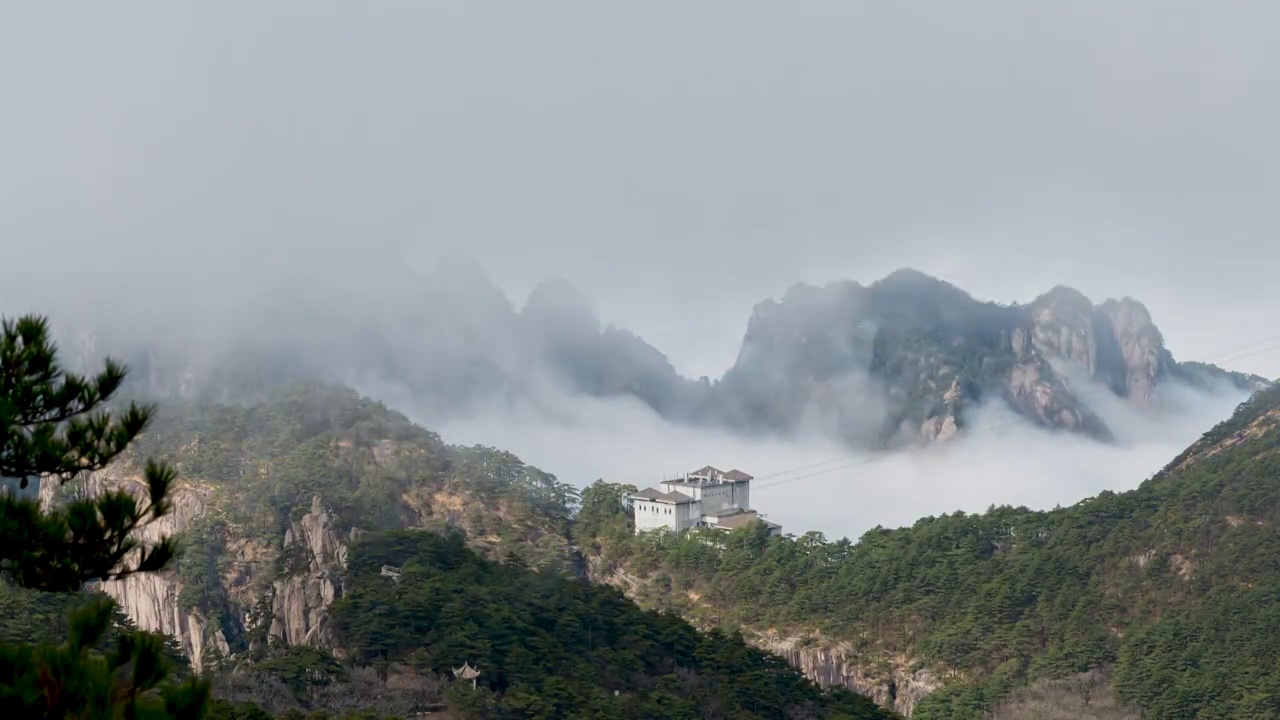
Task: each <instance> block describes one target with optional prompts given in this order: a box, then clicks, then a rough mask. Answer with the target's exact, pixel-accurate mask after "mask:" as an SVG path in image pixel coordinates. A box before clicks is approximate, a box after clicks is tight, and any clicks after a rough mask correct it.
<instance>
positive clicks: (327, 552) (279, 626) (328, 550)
mask: <svg viewBox="0 0 1280 720" xmlns="http://www.w3.org/2000/svg"><path fill="white" fill-rule="evenodd" d="M111 488H122V489H125V490H127V491H129V492H131V493H133V494H135V495H137V496H138V497H140V498H141V497H144V496H145V492H146V488H145V485H144V483H143V480H142V477H141V475H140V474H137V473H136V472H135V471H133V470H132V469H130V466H129V465H128V464H124V463H122V464H119V465H112V466H111V467H108V468H106V469H104V470H102V471H99V472H95V473H90V474H87V475H85V476H83V477H82V478H78V479H77V480H75V481H73V482H71V483H68V484H66V485H59V484H58V483H56V482H50V481H45V482H42V483H41V486H40V497H41V502H42V503H43V504H44V505H45V507H49V506H50V505H52V504H54V503H57V502H61V501H63V500H66V499H70V498H74V497H84V496H90V497H91V496H94V495H97V494H100V493H102V492H104V491H105V490H108V489H111ZM171 500H172V510H171V511H170V512H169V513H168V514H167V515H165V516H163V517H162V518H160V519H159V520H157V521H155V522H153V523H150V524H148V525H146V526H145V527H144V528H142V530H141V531H140V534H139V537H140V538H141V539H142V540H143V541H144V542H145V543H154V542H156V541H158V540H159V539H160V538H162V537H166V536H178V537H181V534H182V532H183V531H184V530H186V529H187V528H189V527H191V525H192V523H193V522H194V521H195V520H196V519H197V518H199V517H201V516H202V515H204V514H205V513H206V512H207V511H208V510H209V503H208V497H207V493H206V492H204V491H203V490H202V489H201V486H200V483H198V482H194V481H184V482H181V483H179V484H178V485H177V486H176V487H175V489H174V491H173V495H172V498H171ZM356 533H357V531H356V530H355V529H354V528H353V529H352V530H351V531H349V532H348V533H347V534H346V535H345V538H346V539H347V540H349V539H351V538H353V537H354V536H355V534H356ZM343 538H344V535H343V534H341V533H340V532H339V527H338V521H337V518H336V517H335V516H334V515H333V513H332V512H331V511H330V510H329V508H327V507H326V506H325V505H324V502H323V500H322V499H321V498H320V497H319V496H315V497H313V498H312V501H311V509H310V511H309V512H308V513H306V514H305V515H303V516H302V517H301V518H299V519H298V521H296V522H294V523H293V524H292V525H291V526H290V527H289V529H288V530H286V532H285V534H284V539H283V542H282V543H281V547H280V549H279V550H278V551H272V550H271V549H269V548H265V547H261V546H259V544H257V543H255V542H253V541H249V540H244V539H237V540H234V541H233V542H232V543H230V544H229V545H228V547H227V548H226V550H227V554H226V556H225V560H224V565H225V568H226V569H225V571H224V572H223V574H222V577H221V581H222V584H223V590H224V591H225V593H226V596H227V598H228V604H229V606H230V608H231V610H232V612H234V613H236V614H237V615H238V617H237V618H236V619H235V620H236V623H237V624H239V625H241V626H243V627H251V626H253V625H254V624H255V622H260V621H259V620H256V619H254V618H253V617H251V615H252V613H253V611H254V610H255V609H256V608H257V606H258V604H259V603H260V602H261V601H262V600H263V599H264V597H265V598H266V599H267V600H269V603H270V615H269V617H267V618H264V619H263V620H261V622H265V623H267V626H266V627H267V635H268V636H269V637H274V638H277V639H280V640H282V641H284V642H285V643H288V644H291V645H316V646H325V647H329V646H332V643H333V635H332V632H331V630H330V628H329V623H328V612H329V606H330V605H331V604H332V603H333V601H334V600H336V599H337V598H339V597H341V596H342V572H343V571H344V570H345V569H346V565H347V542H344V539H343ZM277 560H279V561H280V562H277ZM273 567H282V568H283V570H284V571H283V572H282V573H281V574H280V576H278V577H274V578H273V577H272V576H271V573H272V568H273ZM101 589H102V590H103V591H104V592H105V593H107V594H108V595H110V596H111V597H112V598H114V599H115V600H116V602H117V603H119V605H120V609H121V611H123V612H124V613H125V614H126V615H128V616H129V618H130V619H132V620H133V621H134V622H135V623H137V625H138V627H139V628H141V629H143V630H148V631H152V632H160V633H164V634H166V635H170V636H172V637H173V638H174V639H175V640H177V642H178V644H179V645H180V646H181V647H182V650H183V652H184V653H185V654H186V655H187V657H188V659H189V660H190V662H191V664H192V667H193V668H194V669H195V670H196V671H199V670H201V669H202V668H203V665H204V662H205V660H206V658H207V657H208V656H209V652H208V651H210V650H213V651H214V654H218V655H222V656H226V655H228V654H229V653H230V650H231V642H230V640H231V639H230V638H228V637H227V636H226V633H225V632H224V630H223V628H221V627H218V626H216V625H215V624H213V623H211V622H210V621H209V619H208V618H206V617H205V616H204V615H203V614H202V613H201V611H200V610H199V609H185V608H183V607H182V602H181V601H180V597H179V596H180V595H181V593H182V583H181V581H180V580H179V578H178V575H177V573H176V572H175V571H174V570H173V569H172V567H171V568H170V569H168V570H165V571H164V572H159V573H146V574H139V575H132V576H129V577H126V578H124V579H122V580H112V581H108V582H105V583H102V584H101Z"/></svg>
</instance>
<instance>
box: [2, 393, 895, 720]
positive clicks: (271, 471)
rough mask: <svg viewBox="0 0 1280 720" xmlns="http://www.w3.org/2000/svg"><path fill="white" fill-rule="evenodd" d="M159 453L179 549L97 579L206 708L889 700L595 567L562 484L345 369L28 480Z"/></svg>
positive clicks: (858, 706)
mask: <svg viewBox="0 0 1280 720" xmlns="http://www.w3.org/2000/svg"><path fill="white" fill-rule="evenodd" d="M152 457H154V458H164V459H167V460H169V461H170V462H172V463H173V465H174V466H175V467H176V468H177V469H178V470H179V472H180V476H179V477H180V479H179V482H178V484H177V485H176V494H175V495H174V498H173V504H174V511H173V512H172V513H171V514H170V515H168V516H166V517H165V518H164V519H163V520H162V521H161V522H160V523H158V524H157V525H158V527H155V528H154V531H155V532H162V533H175V534H176V535H177V537H178V538H179V539H180V542H181V546H182V553H181V555H180V556H179V558H178V560H177V562H176V563H175V566H174V567H173V568H172V569H171V570H168V571H165V572H161V573H154V574H148V575H147V576H145V577H130V578H128V579H126V580H123V581H118V582H109V583H105V584H103V585H102V586H101V588H100V589H101V590H102V591H103V592H106V593H107V594H109V595H111V596H113V597H115V598H116V599H117V600H118V601H119V603H120V607H121V609H122V610H123V611H124V613H125V614H127V615H128V617H129V618H131V619H132V621H133V622H136V623H137V624H138V625H139V626H140V627H142V628H143V629H147V630H152V631H158V632H162V633H165V634H167V635H171V636H173V637H174V638H176V641H177V645H178V646H180V647H181V650H182V652H184V653H185V654H186V655H187V656H188V657H189V659H190V664H191V666H192V668H193V669H194V670H196V671H198V672H204V673H209V674H212V675H213V676H214V677H215V678H216V679H217V683H216V687H217V688H219V694H220V695H221V696H222V697H223V698H224V699H225V700H227V701H228V702H229V703H230V704H227V703H226V702H224V703H222V704H219V705H218V708H217V712H218V713H222V715H218V714H217V713H215V717H223V716H225V717H228V718H230V717H246V716H253V715H251V714H250V713H252V712H256V711H255V710H253V705H257V706H258V707H261V708H265V709H266V710H267V711H268V712H270V713H273V714H278V713H282V712H287V711H291V710H303V711H308V710H316V709H334V708H343V707H345V708H348V709H362V710H370V709H377V710H379V711H380V712H381V711H386V710H387V709H388V708H389V707H392V706H393V705H388V704H387V703H391V702H392V700H391V698H392V696H393V695H394V697H395V702H394V707H396V708H402V709H403V713H410V712H417V711H421V710H422V709H424V708H436V707H440V706H442V704H445V703H442V702H441V701H442V699H445V700H447V704H448V706H449V708H450V713H451V715H457V717H495V718H512V719H513V720H514V719H515V718H524V717H547V718H582V719H583V720H585V719H586V718H596V717H617V718H632V717H634V718H637V720H639V719H640V718H668V717H669V718H687V717H725V718H729V717H733V718H773V717H781V716H784V715H787V714H791V715H795V716H798V717H807V718H849V719H850V720H858V719H865V720H890V718H891V717H893V715H892V714H891V713H887V712H885V711H884V710H883V709H881V708H879V707H878V706H876V705H875V704H874V703H873V702H872V701H870V700H869V699H867V698H865V697H863V696H859V695H857V694H855V693H853V692H849V691H847V690H845V689H839V691H838V692H827V691H823V690H821V689H820V688H819V687H818V686H817V685H815V684H813V683H812V682H810V681H809V680H807V679H805V677H804V676H803V674H802V673H801V672H800V671H799V670H798V669H795V668H793V667H791V666H790V665H789V664H788V663H787V662H786V661H785V660H784V659H783V658H781V657H778V656H774V655H770V654H768V653H766V652H763V651H761V650H760V649H758V648H753V647H750V646H748V645H747V644H745V643H744V641H743V640H742V639H741V638H740V637H737V636H735V635H734V634H732V633H715V634H710V635H702V634H699V633H698V632H696V630H695V629H694V628H692V627H691V626H690V625H688V624H687V623H685V622H684V621H683V620H681V619H679V618H678V617H676V616H669V615H668V616H663V615H658V614H654V613H650V612H644V611H641V610H640V609H639V608H638V607H637V606H636V605H634V604H633V603H632V602H630V601H628V600H626V599H625V598H624V597H623V596H622V595H621V594H620V593H618V592H617V591H615V590H613V589H611V588H607V587H602V586H597V585H592V584H590V583H589V582H588V581H587V579H586V577H585V573H584V572H583V570H584V568H583V567H582V558H581V556H580V555H579V553H578V551H577V550H576V549H575V548H574V547H573V545H572V543H571V539H570V535H571V532H570V531H571V517H572V511H573V508H574V507H576V505H577V503H578V494H577V492H576V491H575V490H574V489H573V488H571V487H569V486H567V485H565V484H563V483H561V482H559V481H558V480H556V479H555V478H554V477H553V476H550V475H548V474H546V473H543V472H541V471H539V470H537V469H536V468H532V467H530V466H527V465H524V464H523V463H521V462H520V461H519V460H518V459H517V458H515V457H514V456H512V455H510V454H507V453H503V452H500V451H497V450H493V449H491V448H484V447H471V448H464V447H457V446H451V445H447V444H445V443H443V442H441V440H440V439H439V437H437V436H436V435H435V434H434V433H431V432H429V431H426V430H424V429H422V428H420V427H418V426H416V425H413V424H412V423H410V422H409V421H408V420H407V419H406V418H405V417H404V416H402V415H400V414H398V413H396V412H394V411H391V410H389V409H388V408H386V407H385V406H383V405H381V404H379V403H376V402H373V401H370V400H368V399H366V398H363V397H361V396H359V395H358V394H356V393H355V392H354V391H352V390H350V389H348V388H344V387H340V386H332V385H314V384H304V385H297V386H294V387H292V388H290V389H289V390H287V391H284V392H282V393H279V394H277V395H275V396H273V397H271V399H269V400H268V401H265V402H262V403H257V404H249V405H224V404H204V403H191V404H185V405H164V406H162V407H161V411H160V414H159V418H158V421H157V422H156V424H155V425H154V426H153V427H152V428H151V429H150V430H149V431H148V432H147V433H146V434H145V435H144V436H143V437H142V438H140V439H139V440H138V441H137V443H135V445H134V446H132V447H131V448H130V450H129V452H128V454H127V455H126V456H125V457H123V458H122V460H121V461H120V462H118V463H116V464H113V465H112V466H111V467H109V468H108V469H107V470H105V471H102V472H99V473H94V474H92V475H89V476H88V477H87V478H85V479H84V480H83V481H74V482H72V483H68V484H67V485H63V486H60V487H59V488H57V489H56V490H55V489H52V488H51V487H49V486H47V485H45V486H42V487H41V491H42V500H43V501H44V502H47V503H56V502H58V501H59V500H60V499H61V498H62V497H64V496H65V495H64V494H77V493H94V492H98V491H99V490H101V489H102V488H104V487H107V486H123V487H137V486H138V484H139V477H140V474H139V467H140V464H141V463H142V460H143V459H144V458H152ZM138 489H139V490H141V488H138ZM406 529H407V530H406ZM388 568H391V569H390V570H389V569H388ZM6 590H7V589H5V588H0V605H2V606H4V607H7V608H10V609H13V610H14V611H15V612H17V613H18V614H20V615H22V616H23V617H24V618H26V619H25V620H24V621H23V624H22V627H23V628H27V629H29V631H30V632H34V633H37V634H39V633H40V632H47V626H49V618H48V617H47V615H48V613H45V612H41V611H40V610H39V602H38V601H37V600H36V599H34V598H32V597H30V596H29V595H24V594H12V593H8V592H5V591H6ZM24 632H26V630H24ZM28 634H29V633H28ZM463 662H470V663H472V664H474V665H479V666H480V667H481V668H482V670H483V672H484V675H483V677H482V679H481V684H482V688H484V689H485V690H484V691H483V692H480V693H479V694H477V695H474V696H472V695H459V694H458V693H457V692H453V691H443V690H442V688H444V687H446V686H447V684H448V678H449V677H450V672H451V670H452V669H454V668H457V667H460V666H461V665H462V663H463ZM393 676H394V677H393ZM390 679H395V681H396V682H397V683H399V684H400V685H405V684H406V683H407V687H394V688H393V687H392V684H389V683H390ZM451 692H453V694H452V695H451V694H450V693H451ZM247 703H252V705H251V704H247ZM360 703H364V705H360ZM475 703H479V704H480V705H481V706H483V707H480V706H475V707H473V705H475ZM459 707H461V708H462V709H463V710H464V711H465V712H462V711H460V712H461V714H458V713H455V712H454V711H455V710H458V709H459ZM415 708H416V710H415ZM466 708H471V710H469V711H467V710H466ZM472 711H474V712H478V713H480V714H478V715H476V714H474V713H473V714H467V713H468V712H472ZM397 712H400V711H397Z"/></svg>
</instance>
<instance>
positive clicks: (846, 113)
mask: <svg viewBox="0 0 1280 720" xmlns="http://www.w3.org/2000/svg"><path fill="white" fill-rule="evenodd" d="M673 17H678V18H679V22H672V21H671V19H672V18H673ZM1278 22H1280V6H1276V5H1275V4H1272V3H1232V2H1226V3H1203V2H1194V1H1193V0H1172V1H1170V0H1135V1H1133V2H1126V3H1124V4H1123V5H1117V4H1114V3H1113V4H1106V5H1098V6H1096V7H1082V6H1081V5H1080V4H1078V3H1026V2H1018V1H1017V0H981V1H980V2H977V3H964V4H952V3H937V2H931V3H920V2H913V1H907V2H900V3H877V4H874V5H869V4H865V3H848V2H843V1H842V0H815V1H814V2H808V3H805V7H804V8H803V9H796V8H793V7H785V8H783V7H782V6H780V5H778V4H777V3H772V2H766V1H765V0H734V1H733V2H709V3H699V4H698V5H697V7H689V6H688V5H687V4H682V3H674V2H650V3H634V4H628V6H627V7H623V8H619V7H613V6H609V7H605V6H603V5H598V4H592V3H582V2H577V1H575V0H554V1H552V2H547V3H538V4H537V6H536V7H535V6H532V5H531V6H529V7H527V8H516V9H506V10H504V11H503V12H501V13H496V12H493V11H492V10H490V9H486V8H484V7H482V6H480V5H476V4H474V3H454V4H449V5H447V6H446V5H443V4H434V3H431V4H424V3H412V2H396V1H394V0H392V1H391V2H388V3H382V4H380V6H379V7H378V8H376V9H374V8H363V7H362V8H352V7H349V6H348V5H346V4H339V3H333V2H315V1H312V0H282V1H280V2H275V3H272V4H271V5H270V7H262V6H261V5H260V4H252V3H245V2H239V3H237V2H222V3H204V4H185V3H173V4H168V5H167V6H166V7H164V8H162V9H155V8H147V9H145V10H144V9H141V8H136V9H129V8H119V7H110V8H108V7H94V6H90V7H77V8H75V9H71V8H67V7H58V6H56V5H52V4H49V3H26V4H23V5H22V6H21V7H16V8H14V9H13V10H12V11H11V12H9V13H7V14H6V19H5V23H4V24H3V27H0V90H2V91H3V96H4V97H5V110H6V112H4V113H0V157H4V159H5V161H4V163H3V164H2V165H0V208H4V212H2V213H0V246H2V247H3V262H0V309H3V311H4V312H6V313H13V312H21V311H25V310H42V309H47V308H52V307H55V306H56V309H57V310H58V312H59V313H60V314H62V313H65V314H70V313H72V312H86V311H88V310H90V309H95V308H100V309H102V315H104V316H106V320H113V319H114V320H116V321H118V322H119V323H121V324H124V325H139V324H140V323H141V322H142V320H147V321H149V322H152V323H160V322H162V321H163V324H164V326H165V329H166V331H167V330H168V329H169V328H180V329H181V328H184V327H189V326H192V325H214V324H223V325H236V324H244V323H252V322H255V321H256V320H257V318H258V316H259V315H260V311H261V304H263V303H268V304H269V303H272V302H276V301H277V300H278V298H279V297H280V296H286V297H287V296H291V295H296V294H298V292H300V291H301V290H308V291H314V293H316V294H321V293H323V294H328V295H331V296H333V297H334V298H335V299H337V300H338V302H337V303H336V304H338V305H341V304H344V303H345V304H349V305H352V304H364V303H368V304H369V305H370V306H372V307H376V306H377V302H379V301H381V300H382V298H383V294H382V293H381V292H380V290H382V289H384V287H383V286H385V285H387V284H392V283H399V282H403V280H402V277H401V275H400V274H398V273H396V272H392V271H390V270H388V268H389V267H391V266H397V265H400V264H405V265H408V264H410V262H411V259H412V258H419V259H430V258H434V257H436V256H437V255H439V254H440V253H442V252H444V251H445V250H446V249H447V248H451V247H463V248H466V249H467V250H468V251H469V252H471V253H472V254H473V255H475V256H476V257H477V258H478V259H479V260H480V261H481V262H482V263H483V264H484V266H485V267H486V268H489V269H491V271H492V273H493V275H494V277H495V278H496V280H497V281H498V284H499V285H500V286H501V287H503V288H504V289H505V290H507V291H508V292H509V293H510V294H511V295H512V296H513V297H523V296H524V294H525V293H526V292H527V291H528V290H529V289H530V288H532V287H533V285H534V284H535V283H536V282H537V281H538V280H540V279H541V278H543V277H547V276H549V275H552V274H562V275H565V276H566V277H568V278H569V279H570V280H571V281H572V282H573V283H574V284H575V285H576V286H577V287H579V288H580V289H581V290H582V291H583V293H584V294H585V295H586V296H587V297H588V298H589V299H590V300H591V302H592V305H593V306H594V307H597V308H599V310H600V313H601V317H602V318H603V319H605V320H606V321H607V322H613V323H615V324H617V325H619V326H622V327H627V328H630V329H632V330H634V331H636V332H637V333H638V334H640V335H641V336H643V337H645V338H646V339H648V340H649V341H651V342H652V343H653V344H655V345H656V346H658V347H662V348H666V349H668V352H670V353H671V355H672V357H673V360H674V362H675V364H676V365H677V367H678V368H680V369H681V370H682V371H683V372H684V373H685V374H686V375H689V376H693V377H696V376H699V375H704V374H705V375H710V376H716V375H719V374H720V373H721V372H723V371H724V370H725V369H727V367H728V365H729V363H730V362H731V360H732V357H733V354H734V353H735V352H736V349H737V347H736V346H737V341H738V339H739V338H740V337H741V332H742V329H743V323H744V320H745V318H744V317H743V309H744V308H747V307H750V305H751V304H752V303H754V302H755V301H757V300H758V299H760V298H761V297H765V296H770V295H773V296H777V295H779V294H780V293H781V292H782V291H783V290H784V289H785V288H786V287H788V286H789V285H790V284H791V283H793V282H796V281H809V282H816V283H824V282H826V281H828V280H832V279H837V278H852V279H855V280H859V281H863V282H867V281H870V280H872V279H874V278H877V277H880V276H883V275H884V274H885V273H887V272H889V271H891V270H893V269H895V268H897V267H902V266H914V267H917V268H920V269H922V270H925V271H928V272H931V273H934V274H937V275H939V276H941V277H943V278H944V279H947V280H950V281H953V282H955V283H956V284H958V285H960V286H962V287H965V288H966V289H969V290H971V291H973V292H975V293H976V294H978V295H979V296H981V297H984V298H990V299H996V300H1000V301H1004V302H1008V301H1014V300H1026V299H1029V298H1031V297H1034V296H1035V295H1036V294H1038V293H1039V292H1041V291H1043V290H1044V289H1045V288H1047V287H1051V286H1052V285H1054V284H1057V283H1066V284H1069V285H1072V286H1074V287H1077V288H1079V289H1081V290H1082V291H1084V292H1085V293H1086V294H1088V295H1090V296H1092V297H1107V296H1120V295H1125V294H1129V295H1133V296H1135V297H1138V298H1140V299H1142V300H1143V301H1144V302H1146V303H1147V305H1148V306H1149V307H1150V308H1151V309H1152V311H1153V313H1154V314H1155V316H1156V318H1157V320H1158V321H1159V322H1160V323H1161V326H1162V328H1163V329H1164V330H1165V332H1166V335H1167V336H1168V338H1169V342H1170V344H1171V346H1172V349H1173V350H1174V352H1175V354H1177V355H1178V356H1179V357H1187V358H1195V357H1199V358H1205V359H1211V358H1208V357H1207V356H1209V355H1210V354H1211V353H1214V352H1220V351H1225V350H1228V349H1230V348H1231V347H1233V346H1234V345H1235V344H1237V343H1241V342H1246V341H1250V340H1256V339H1258V337H1259V335H1261V334H1262V333H1263V331H1261V330H1260V328H1265V327H1267V326H1268V325H1267V323H1268V321H1269V319H1271V318H1274V317H1275V316H1276V314H1277V312H1280V297H1278V296H1277V294H1276V289H1275V284H1274V283H1273V282H1271V278H1270V269H1271V268H1273V267H1275V265H1276V263H1277V262H1280V244H1278V243H1276V242H1274V238H1275V237H1276V235H1277V231H1280V215H1277V211H1276V204H1275V203H1274V202H1272V201H1271V200H1272V198H1274V197H1275V196H1276V194H1277V192H1278V191H1280V173H1278V172H1277V168H1280V142H1277V141H1276V138H1275V133H1274V131H1273V130H1274V128H1275V127H1277V126H1278V125H1280V89H1278V88H1277V86H1276V83H1275V82H1274V81H1273V79H1274V77H1276V75H1277V73H1278V72H1280V48H1278V47H1277V45H1276V43H1274V42H1273V38H1272V33H1271V32H1270V29H1271V28H1273V27H1275V26H1276V25H1277V23H1278ZM104 321H105V320H104ZM1240 367H1241V368H1242V369H1250V370H1255V371H1257V372H1262V373H1264V374H1268V375H1275V374H1276V373H1275V370H1274V368H1275V357H1274V355H1272V356H1269V357H1267V358H1265V363H1264V362H1263V359H1259V358H1251V359H1249V361H1247V362H1243V363H1242V364H1241V366H1240Z"/></svg>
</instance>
